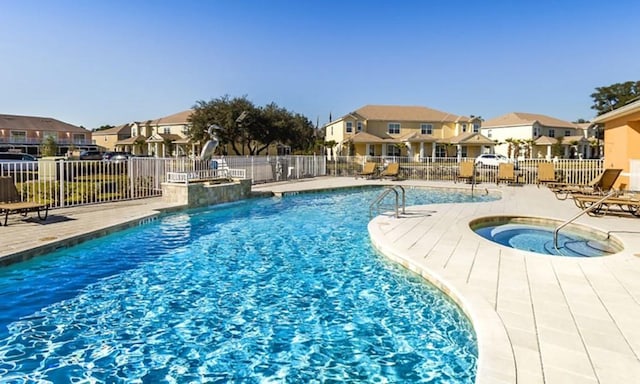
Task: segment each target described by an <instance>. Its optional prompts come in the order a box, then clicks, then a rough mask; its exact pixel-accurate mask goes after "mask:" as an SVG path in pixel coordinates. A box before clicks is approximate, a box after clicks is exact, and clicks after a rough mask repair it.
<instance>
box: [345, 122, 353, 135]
mask: <svg viewBox="0 0 640 384" xmlns="http://www.w3.org/2000/svg"><path fill="white" fill-rule="evenodd" d="M344 130H345V132H347V133H353V121H345V122H344Z"/></svg>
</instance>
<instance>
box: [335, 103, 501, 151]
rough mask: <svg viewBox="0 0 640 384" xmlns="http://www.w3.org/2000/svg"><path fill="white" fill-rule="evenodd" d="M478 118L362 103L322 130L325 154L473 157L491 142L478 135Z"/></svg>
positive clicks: (424, 109)
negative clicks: (323, 132) (325, 144)
mask: <svg viewBox="0 0 640 384" xmlns="http://www.w3.org/2000/svg"><path fill="white" fill-rule="evenodd" d="M480 125H481V119H480V118H478V117H473V116H472V117H466V116H460V115H454V114H451V113H447V112H442V111H438V110H435V109H431V108H427V107H421V106H394V105H366V106H364V107H362V108H359V109H357V110H355V111H353V112H350V113H348V114H346V115H344V116H342V117H340V118H339V119H337V120H335V121H330V122H329V123H327V124H325V126H324V127H323V128H324V130H325V143H329V144H332V145H329V148H327V155H328V156H329V157H332V156H334V155H335V156H359V157H367V156H407V157H409V158H410V159H412V160H414V161H420V160H422V159H425V158H436V157H455V156H457V157H475V156H478V155H479V154H481V153H485V152H491V151H492V149H493V145H494V142H493V141H491V140H490V139H488V138H487V137H484V136H483V135H481V134H480Z"/></svg>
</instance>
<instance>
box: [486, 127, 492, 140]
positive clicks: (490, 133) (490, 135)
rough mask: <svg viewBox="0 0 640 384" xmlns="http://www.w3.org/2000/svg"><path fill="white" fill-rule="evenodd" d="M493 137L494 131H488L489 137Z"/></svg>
mask: <svg viewBox="0 0 640 384" xmlns="http://www.w3.org/2000/svg"><path fill="white" fill-rule="evenodd" d="M492 136H493V129H490V130H488V131H487V137H488V138H491V137H492Z"/></svg>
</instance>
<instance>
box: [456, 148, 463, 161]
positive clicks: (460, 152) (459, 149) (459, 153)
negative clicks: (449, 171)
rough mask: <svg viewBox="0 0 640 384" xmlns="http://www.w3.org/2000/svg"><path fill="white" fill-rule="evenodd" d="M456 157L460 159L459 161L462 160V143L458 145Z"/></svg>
mask: <svg viewBox="0 0 640 384" xmlns="http://www.w3.org/2000/svg"><path fill="white" fill-rule="evenodd" d="M456 158H457V159H458V163H459V162H460V161H461V160H462V145H460V144H458V145H456Z"/></svg>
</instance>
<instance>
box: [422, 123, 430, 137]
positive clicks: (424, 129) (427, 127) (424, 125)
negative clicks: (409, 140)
mask: <svg viewBox="0 0 640 384" xmlns="http://www.w3.org/2000/svg"><path fill="white" fill-rule="evenodd" d="M420 134H422V135H433V124H431V123H422V124H420Z"/></svg>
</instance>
